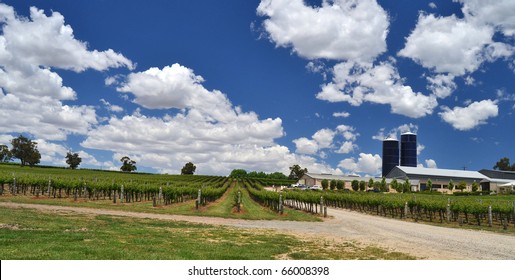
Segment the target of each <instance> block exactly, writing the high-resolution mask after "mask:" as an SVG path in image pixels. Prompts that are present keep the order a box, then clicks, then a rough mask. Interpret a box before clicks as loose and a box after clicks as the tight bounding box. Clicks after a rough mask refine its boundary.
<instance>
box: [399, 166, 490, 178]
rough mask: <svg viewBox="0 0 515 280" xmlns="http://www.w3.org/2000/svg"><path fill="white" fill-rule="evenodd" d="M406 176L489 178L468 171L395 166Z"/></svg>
mask: <svg viewBox="0 0 515 280" xmlns="http://www.w3.org/2000/svg"><path fill="white" fill-rule="evenodd" d="M395 168H399V169H400V170H401V171H402V172H404V173H406V175H408V174H410V175H420V176H439V177H456V178H465V179H467V178H468V179H485V180H488V179H489V178H488V177H486V176H485V175H483V174H481V173H479V172H477V171H469V170H455V169H437V168H426V167H409V166H396V167H395Z"/></svg>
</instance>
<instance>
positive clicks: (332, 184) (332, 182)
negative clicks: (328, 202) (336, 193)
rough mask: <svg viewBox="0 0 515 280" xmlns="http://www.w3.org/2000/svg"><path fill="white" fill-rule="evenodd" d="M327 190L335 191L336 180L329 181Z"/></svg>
mask: <svg viewBox="0 0 515 280" xmlns="http://www.w3.org/2000/svg"><path fill="white" fill-rule="evenodd" d="M329 188H330V189H331V190H334V189H336V180H334V179H333V180H331V182H329Z"/></svg>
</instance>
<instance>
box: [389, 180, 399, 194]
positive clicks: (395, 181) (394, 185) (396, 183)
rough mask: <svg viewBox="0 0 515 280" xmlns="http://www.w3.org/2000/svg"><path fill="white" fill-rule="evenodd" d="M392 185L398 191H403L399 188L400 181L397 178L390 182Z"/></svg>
mask: <svg viewBox="0 0 515 280" xmlns="http://www.w3.org/2000/svg"><path fill="white" fill-rule="evenodd" d="M390 187H391V188H392V189H394V190H395V191H396V192H401V190H399V182H397V179H393V180H392V182H391V183H390Z"/></svg>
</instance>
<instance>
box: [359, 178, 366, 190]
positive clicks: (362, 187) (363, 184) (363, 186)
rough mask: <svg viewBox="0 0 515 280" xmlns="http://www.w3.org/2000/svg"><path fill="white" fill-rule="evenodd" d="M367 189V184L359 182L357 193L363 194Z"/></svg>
mask: <svg viewBox="0 0 515 280" xmlns="http://www.w3.org/2000/svg"><path fill="white" fill-rule="evenodd" d="M366 188H367V183H366V182H365V181H359V191H361V192H364V191H365V189H366Z"/></svg>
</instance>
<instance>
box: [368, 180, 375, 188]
mask: <svg viewBox="0 0 515 280" xmlns="http://www.w3.org/2000/svg"><path fill="white" fill-rule="evenodd" d="M373 187H374V179H372V178H370V180H368V188H373Z"/></svg>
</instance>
